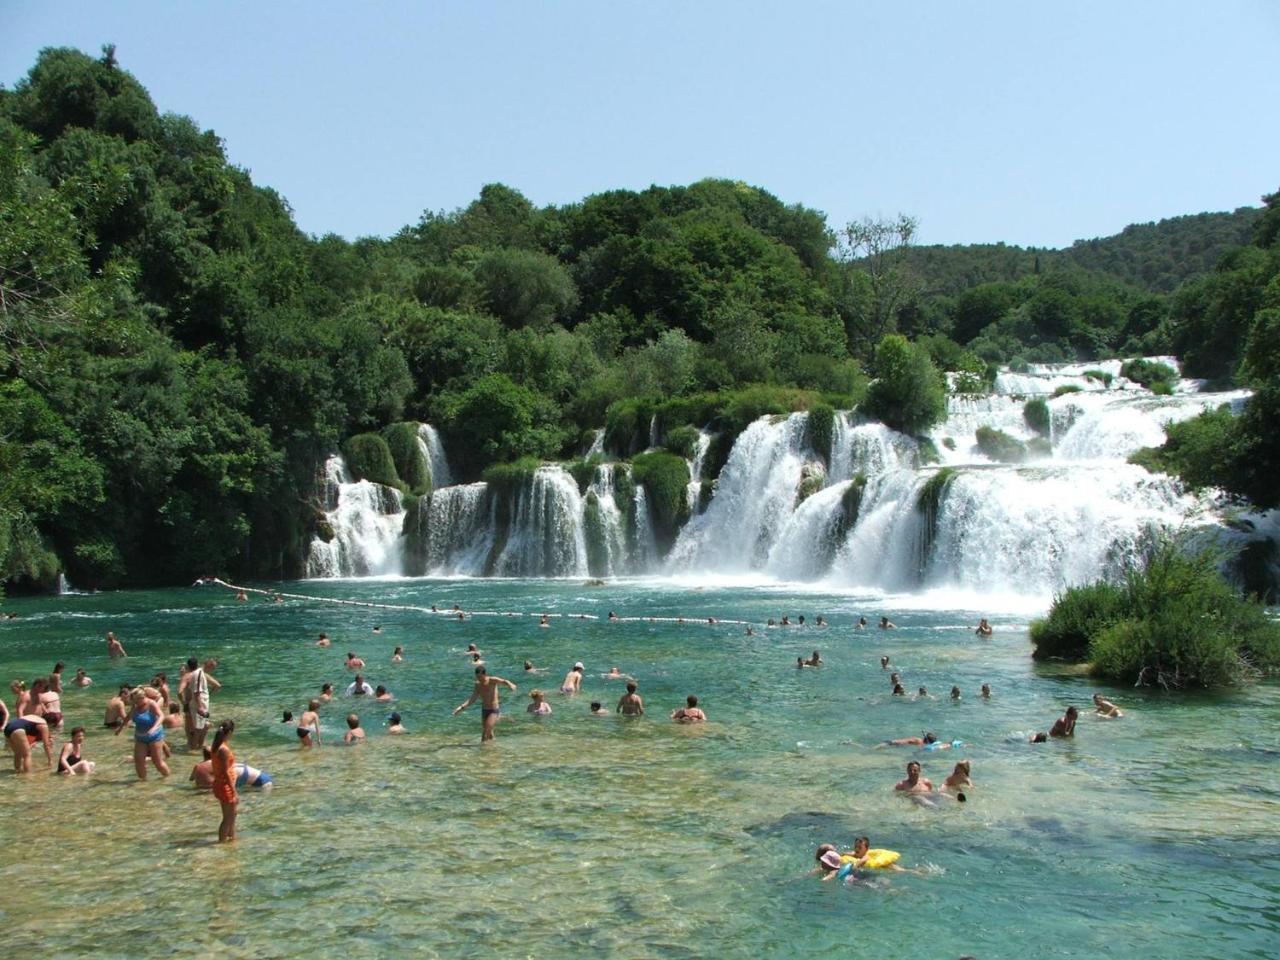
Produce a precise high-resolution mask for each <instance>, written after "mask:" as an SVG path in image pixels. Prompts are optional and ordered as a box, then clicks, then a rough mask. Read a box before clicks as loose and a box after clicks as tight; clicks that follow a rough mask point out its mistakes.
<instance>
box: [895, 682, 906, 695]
mask: <svg viewBox="0 0 1280 960" xmlns="http://www.w3.org/2000/svg"><path fill="white" fill-rule="evenodd" d="M893 695H894V696H895V697H905V696H906V695H907V691H906V690H904V689H902V684H900V683H895V684H894V685H893Z"/></svg>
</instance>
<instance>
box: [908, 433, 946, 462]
mask: <svg viewBox="0 0 1280 960" xmlns="http://www.w3.org/2000/svg"><path fill="white" fill-rule="evenodd" d="M952 444H953V445H952V447H951V449H954V441H952ZM916 457H917V459H918V460H919V462H920V466H922V467H927V466H929V465H930V464H934V463H939V462H941V460H942V454H940V453H938V445H937V444H936V443H934V442H933V439H932V438H931V437H916Z"/></svg>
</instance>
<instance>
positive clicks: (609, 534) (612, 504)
mask: <svg viewBox="0 0 1280 960" xmlns="http://www.w3.org/2000/svg"><path fill="white" fill-rule="evenodd" d="M613 472H614V465H613V464H612V463H602V464H600V466H598V467H597V468H596V472H595V476H594V477H593V478H592V480H591V484H590V486H589V487H588V488H587V495H588V499H592V498H594V504H595V516H594V520H593V523H594V529H588V530H587V531H586V533H587V536H588V537H589V540H588V545H587V546H588V552H589V553H592V552H594V553H595V554H596V556H595V557H591V556H589V557H588V560H589V561H594V562H591V563H590V564H589V566H590V573H591V575H592V576H594V577H609V576H614V575H616V574H619V573H623V572H626V570H627V566H628V563H627V531H626V518H625V517H624V516H623V514H622V510H621V509H620V508H619V507H618V501H617V497H616V495H615V493H614V482H613ZM584 509H585V508H584ZM586 513H587V514H589V513H590V511H586ZM584 519H585V517H584ZM587 526H588V527H591V526H592V524H587ZM593 548H594V549H593Z"/></svg>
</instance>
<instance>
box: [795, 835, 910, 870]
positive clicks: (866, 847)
mask: <svg viewBox="0 0 1280 960" xmlns="http://www.w3.org/2000/svg"><path fill="white" fill-rule="evenodd" d="M901 858H902V854H900V853H898V851H896V850H884V849H880V848H873V847H872V846H871V840H870V839H869V838H868V837H858V838H857V839H855V840H854V841H853V849H852V850H848V851H846V852H844V853H841V852H840V851H839V850H838V849H837V848H836V845H835V844H834V843H824V844H822V845H821V846H820V847H818V850H817V852H816V853H815V854H814V859H815V860H817V861H818V872H819V873H821V874H822V879H823V880H845V879H847V878H848V877H850V876H852V875H853V873H854V871H855V870H888V871H891V872H893V873H914V874H918V875H920V876H924V873H925V872H924V871H923V870H913V869H909V868H907V867H902V866H899V865H898V861H899V860H900V859H901Z"/></svg>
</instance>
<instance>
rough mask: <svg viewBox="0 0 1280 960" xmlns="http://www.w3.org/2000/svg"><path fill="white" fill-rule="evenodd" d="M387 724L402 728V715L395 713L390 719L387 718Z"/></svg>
mask: <svg viewBox="0 0 1280 960" xmlns="http://www.w3.org/2000/svg"><path fill="white" fill-rule="evenodd" d="M387 722H388V723H389V724H390V725H391V726H393V727H398V726H400V714H398V713H393V714H392V715H391V716H390V717H388V718H387Z"/></svg>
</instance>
